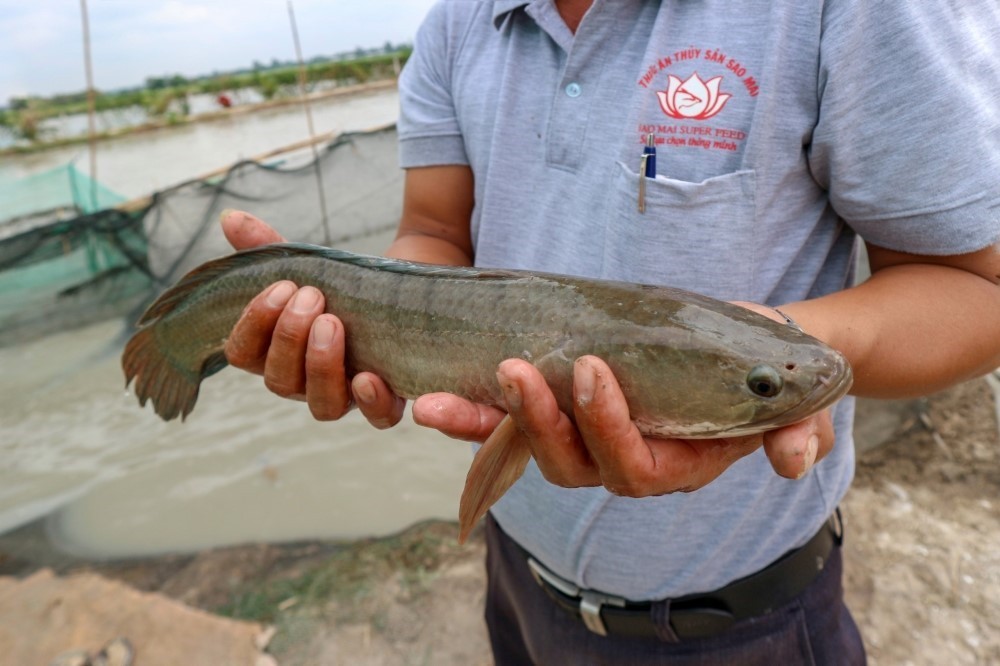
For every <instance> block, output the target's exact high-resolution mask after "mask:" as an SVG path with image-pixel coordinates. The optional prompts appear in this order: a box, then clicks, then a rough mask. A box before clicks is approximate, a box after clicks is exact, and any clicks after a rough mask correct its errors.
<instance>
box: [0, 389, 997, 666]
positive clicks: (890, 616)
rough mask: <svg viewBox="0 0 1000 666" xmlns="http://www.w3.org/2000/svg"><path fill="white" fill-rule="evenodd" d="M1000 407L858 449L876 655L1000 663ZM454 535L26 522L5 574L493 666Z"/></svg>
mask: <svg viewBox="0 0 1000 666" xmlns="http://www.w3.org/2000/svg"><path fill="white" fill-rule="evenodd" d="M997 410H998V408H997V402H996V399H995V397H994V393H993V392H992V391H991V388H990V385H989V384H988V383H987V382H986V381H984V380H979V381H975V382H970V383H967V384H964V385H961V386H959V387H956V388H954V389H952V390H949V391H946V392H943V393H940V394H938V395H935V396H932V397H931V398H929V399H927V400H925V401H920V402H919V403H911V404H908V405H907V406H906V407H905V408H903V409H901V410H898V412H897V416H896V417H895V420H892V419H890V420H889V421H887V422H886V423H884V424H882V426H883V430H884V431H885V432H888V437H887V438H886V441H885V442H884V443H883V444H881V445H880V446H878V447H876V448H872V449H870V450H867V451H865V452H863V453H862V454H861V456H860V459H859V464H858V472H857V479H856V482H855V484H854V488H853V489H852V491H851V492H850V494H849V495H848V497H847V500H846V502H845V504H844V506H843V512H844V519H845V523H846V526H847V539H846V542H845V549H846V551H845V552H846V562H847V565H846V566H847V579H846V587H847V596H848V603H849V605H850V606H851V608H852V610H853V612H854V615H855V618H856V619H857V621H858V624H859V625H860V627H861V629H862V633H863V635H864V638H865V641H866V644H867V647H868V652H869V659H870V662H871V663H872V664H875V665H878V664H882V665H897V664H898V665H913V666H922V665H931V664H935V665H937V664H988V663H995V664H1000V492H998V491H1000V435H998V424H997ZM886 429H887V430H886ZM884 437H885V434H884V433H883V435H881V436H880V438H884ZM456 536H457V529H456V526H455V525H454V524H451V523H441V522H431V523H424V524H420V525H416V526H414V527H412V528H411V529H409V530H407V531H406V532H404V533H402V534H400V535H397V536H395V537H392V538H388V539H380V540H366V541H359V542H352V543H334V542H316V543H300V544H285V545H273V544H270V545H269V544H261V545H248V546H242V547H237V548H225V549H218V550H213V551H208V552H203V553H199V554H196V555H185V556H164V557H159V558H148V559H143V560H131V561H125V562H103V563H94V562H79V561H73V560H70V559H66V558H65V557H62V556H60V555H59V554H58V553H53V552H51V551H50V550H46V548H45V545H44V543H42V540H41V537H40V536H39V533H38V531H37V530H34V531H33V530H31V529H28V530H22V531H20V532H19V533H15V534H12V535H7V536H5V537H2V538H0V574H3V575H9V576H15V577H17V578H23V577H26V576H28V575H30V574H32V573H36V572H38V570H39V569H41V568H42V567H47V568H51V569H53V570H54V571H55V572H56V573H57V574H59V575H61V576H71V575H74V574H79V573H81V572H84V573H87V574H91V573H97V574H100V575H101V576H103V577H105V578H107V579H111V580H115V581H120V582H123V583H126V584H127V585H128V586H129V587H130V589H136V590H142V591H149V592H155V593H157V594H158V595H162V596H163V597H166V598H169V599H173V600H177V601H180V602H183V603H184V604H186V605H188V606H191V607H194V608H197V609H202V610H207V611H210V612H211V613H214V614H217V615H224V616H228V617H231V618H236V619H240V620H246V621H248V622H251V623H255V624H254V626H258V625H257V624H256V623H260V624H261V625H264V626H273V628H274V630H273V632H272V634H270V644H269V646H268V648H267V649H268V651H269V653H270V654H271V655H272V656H273V657H274V658H275V659H276V661H277V662H278V663H279V664H281V666H300V665H301V666H305V665H307V664H309V665H313V664H352V665H355V664H356V665H359V666H376V665H378V666H390V665H391V666H396V665H399V666H410V665H413V664H436V665H438V664H440V665H444V666H447V665H451V664H455V665H459V664H460V665H462V666H467V665H473V666H475V665H477V664H484V665H485V664H489V663H490V661H491V660H490V656H489V650H488V646H487V641H486V635H485V629H484V627H483V623H482V619H481V609H482V604H483V590H484V583H483V567H482V560H483V554H484V547H483V543H482V539H481V536H480V535H479V534H475V535H474V537H473V539H472V540H471V544H467V545H466V546H458V544H457V542H456ZM2 604H3V599H0V606H2ZM137 648H138V650H137V659H136V666H142V664H143V662H142V660H141V656H142V646H141V645H138V646H137Z"/></svg>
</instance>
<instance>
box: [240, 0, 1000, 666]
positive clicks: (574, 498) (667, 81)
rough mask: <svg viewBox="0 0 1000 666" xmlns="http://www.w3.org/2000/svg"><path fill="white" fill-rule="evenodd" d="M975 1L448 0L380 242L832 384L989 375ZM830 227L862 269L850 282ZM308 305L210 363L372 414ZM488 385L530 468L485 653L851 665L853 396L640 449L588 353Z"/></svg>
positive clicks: (991, 57) (882, 384)
mask: <svg viewBox="0 0 1000 666" xmlns="http://www.w3.org/2000/svg"><path fill="white" fill-rule="evenodd" d="M969 4H974V3H969ZM987 5H988V3H980V6H973V7H964V8H962V9H957V8H955V7H952V6H947V5H945V4H944V3H942V5H941V6H938V5H937V4H935V3H887V4H884V5H883V4H876V5H873V4H872V3H864V2H860V0H828V2H826V3H799V2H791V1H780V2H773V1H769V2H763V1H762V0H761V1H758V2H750V3H725V2H722V1H721V0H715V1H711V0H709V1H705V2H697V3H692V2H680V1H675V2H657V1H653V0H621V1H619V2H612V1H610V0H594V1H593V2H589V1H580V0H530V1H525V0H521V1H517V0H493V1H490V0H450V1H448V0H446V1H445V2H442V3H440V4H439V5H438V6H436V7H435V8H434V9H433V10H432V11H431V13H430V15H429V17H428V19H427V21H426V22H425V24H424V26H423V27H422V29H421V31H420V33H419V35H418V39H417V42H416V47H415V51H414V54H413V56H412V58H411V60H410V62H409V63H408V65H407V67H406V70H405V72H404V74H403V77H402V79H401V81H400V92H401V108H402V113H401V119H400V124H399V136H400V146H401V148H400V154H401V161H402V165H403V167H404V168H406V169H407V174H406V187H405V194H404V212H403V218H402V221H401V224H400V228H399V233H398V235H397V238H396V240H395V241H394V242H393V244H392V246H391V247H390V248H389V250H388V253H387V254H389V255H390V256H394V257H399V258H405V259H411V260H417V261H425V262H431V263H447V264H471V263H475V264H478V265H488V266H505V267H513V268H531V269H538V270H545V271H550V272H562V273H575V274H582V275H589V276H593V277H603V278H613V279H624V280H631V281H636V282H645V283H662V284H669V285H673V286H678V287H682V288H688V289H691V290H693V291H699V292H702V293H706V294H708V295H711V296H715V297H718V298H724V299H728V300H734V301H740V302H743V303H744V304H745V305H746V306H747V307H752V308H753V309H756V310H758V311H760V312H763V313H765V314H768V315H769V316H772V317H773V318H775V319H777V320H780V321H784V320H785V317H788V318H790V320H791V322H792V323H797V325H800V326H801V327H802V328H803V329H804V330H805V331H807V332H808V333H810V334H812V335H814V336H816V337H818V338H820V339H821V340H824V341H825V342H827V343H828V344H830V345H831V346H833V347H834V348H836V349H838V350H840V351H841V352H843V353H844V354H845V355H846V356H847V358H848V360H849V361H850V362H851V364H852V366H853V368H854V373H855V385H854V389H853V393H854V394H856V395H866V396H874V397H886V398H888V397H903V396H912V395H921V394H926V393H928V392H931V391H935V390H938V389H940V388H943V387H945V386H948V385H950V384H953V383H955V382H958V381H961V380H964V379H967V378H970V377H974V376H976V375H979V374H982V373H985V372H987V371H989V370H991V369H992V368H994V367H997V366H998V365H1000V335H998V334H997V332H998V331H1000V288H998V286H997V285H998V283H1000V246H998V238H1000V186H998V183H1000V180H998V179H997V177H996V174H997V173H1000V133H998V127H1000V118H998V117H997V115H996V111H995V109H997V108H1000V106H998V102H1000V95H998V91H1000V78H998V75H997V69H996V62H998V59H997V56H998V54H997V52H996V49H997V44H998V26H1000V18H998V12H1000V9H998V8H997V7H995V6H993V5H989V6H987ZM650 134H652V135H653V144H654V145H655V147H656V148H657V162H656V172H655V173H652V172H651V171H641V170H640V168H641V167H640V165H641V164H644V165H646V166H648V158H646V161H645V162H640V158H641V156H642V153H643V149H644V145H645V144H646V143H647V138H648V135H650ZM224 228H225V230H226V233H227V235H228V237H229V238H230V240H231V242H232V243H233V244H234V245H235V246H236V247H247V246H252V245H255V244H259V243H262V242H268V241H273V240H277V239H278V238H279V237H278V236H277V234H276V232H274V231H273V230H271V229H270V228H268V227H266V226H264V225H262V224H261V223H260V222H259V221H256V220H254V219H253V218H250V217H247V216H243V215H242V214H235V215H232V216H230V217H229V218H228V219H227V220H225V221H224ZM855 234H859V235H860V236H862V237H863V238H864V239H865V241H866V244H867V249H868V255H869V258H870V263H871V267H872V277H871V278H870V279H869V280H867V281H866V282H864V283H863V284H861V285H859V286H857V287H851V286H850V285H851V282H852V277H853V264H854V249H855V244H856V243H855V241H856V235H855ZM764 304H767V305H764ZM773 305H777V306H778V307H779V308H780V312H778V311H777V310H774V309H772V307H770V306H773ZM323 309H324V303H323V300H322V296H321V295H320V294H319V293H318V292H317V291H316V290H315V289H311V288H303V289H301V290H299V289H297V288H296V286H295V285H292V284H291V283H288V282H283V283H279V284H277V285H274V286H272V288H270V289H269V290H268V291H266V292H265V293H264V294H262V295H261V296H260V297H258V299H256V300H255V301H254V303H253V304H252V305H251V306H250V308H248V310H247V312H246V314H245V315H244V317H243V319H242V320H241V322H240V323H239V324H238V325H237V326H236V328H235V329H234V331H233V335H232V337H231V338H230V340H229V343H228V345H227V356H228V357H229V359H230V362H231V363H233V365H236V366H238V367H242V368H244V369H247V370H250V371H254V372H259V373H262V374H263V375H264V378H265V382H266V384H267V385H268V387H270V388H271V390H273V391H274V392H275V393H277V394H279V395H282V396H285V397H294V398H299V399H304V400H305V401H306V402H307V403H308V404H309V407H310V409H311V411H312V413H313V415H314V416H315V417H316V418H318V419H336V418H339V417H340V416H341V415H342V414H343V413H344V412H346V411H347V410H348V409H349V408H350V407H351V405H352V401H353V403H356V404H357V406H358V407H359V408H360V409H361V411H362V412H363V413H364V414H365V415H366V417H368V419H369V420H370V421H371V422H372V423H373V424H374V425H376V426H377V427H389V426H391V425H394V424H395V423H396V422H398V420H399V419H400V417H401V413H402V407H403V403H402V400H400V399H398V398H397V397H395V396H393V395H392V393H391V391H389V389H388V388H387V387H386V386H385V384H384V383H383V382H382V381H381V380H380V379H379V378H378V377H375V376H373V375H370V374H360V375H358V376H356V377H354V378H353V379H352V380H350V381H348V380H347V379H346V378H345V376H344V371H343V341H344V338H345V335H348V334H349V333H345V331H344V328H343V326H342V324H341V323H340V322H339V321H338V320H337V319H336V317H335V316H333V315H329V314H323ZM498 379H499V381H500V384H501V386H503V387H504V392H505V397H506V401H507V411H508V412H509V413H510V414H511V416H512V417H513V418H514V421H515V423H516V424H517V426H518V428H519V431H520V433H521V436H522V437H524V438H525V440H526V441H527V443H528V445H529V446H530V448H531V450H532V453H533V457H534V460H535V461H536V463H537V466H535V465H532V466H529V469H528V471H527V472H526V474H525V476H524V478H523V479H522V480H521V481H519V482H518V483H517V484H516V485H515V486H514V487H513V488H512V489H511V491H510V492H509V493H508V494H507V496H505V497H504V498H503V499H502V500H501V501H500V502H499V503H498V504H497V505H496V506H495V507H494V509H493V511H492V518H490V519H489V520H488V524H487V542H488V544H489V558H488V570H489V575H490V589H489V593H488V598H487V621H488V624H489V628H490V635H491V641H492V645H493V650H494V655H495V657H496V660H497V662H498V663H502V664H507V663H510V664H516V663H531V662H534V663H547V664H548V663H554V664H561V663H573V664H583V663H629V664H632V663H669V664H688V663H692V664H693V663H698V664H707V663H713V664H714V663H738V664H754V663H768V664H770V663H836V664H853V663H862V662H863V661H864V653H863V648H862V646H861V643H860V639H859V637H858V634H857V630H856V628H855V627H854V624H853V621H852V620H851V619H850V616H849V614H848V613H847V610H846V608H845V607H844V605H843V601H842V592H841V588H840V553H839V548H838V544H837V543H836V542H837V541H838V538H837V537H835V536H834V535H831V532H830V530H829V529H828V527H827V521H828V518H829V517H830V516H831V514H833V513H834V511H835V509H836V506H837V504H838V502H839V501H840V499H841V498H842V497H843V494H844V493H845V492H846V490H847V488H848V486H849V483H850V479H851V476H852V473H853V463H854V460H853V448H852V441H851V419H852V412H853V404H852V402H851V401H850V400H844V401H842V402H841V403H840V404H839V405H838V406H837V407H836V408H835V409H834V410H833V411H832V413H822V414H818V415H816V416H814V417H812V418H809V419H807V420H805V421H803V422H801V423H799V424H795V425H793V426H790V427H786V428H782V429H780V430H777V431H774V432H771V433H768V434H765V435H764V436H763V437H761V436H753V437H743V438H732V439H729V440H725V441H724V442H723V443H722V444H723V445H722V446H719V442H717V441H684V440H654V439H643V438H642V437H641V436H640V435H639V434H638V432H637V430H636V429H635V427H634V425H633V424H632V423H631V421H630V420H629V417H628V409H627V406H626V405H625V403H624V400H623V398H622V396H621V393H620V391H619V389H618V386H617V383H616V381H615V379H614V377H613V375H612V373H611V372H610V370H609V369H608V367H607V366H606V365H605V364H604V363H603V362H602V361H601V360H600V359H596V358H592V357H585V358H582V359H579V360H578V361H577V363H576V366H575V397H576V400H575V408H574V414H573V415H572V417H573V418H572V419H571V418H569V416H568V415H566V414H561V413H560V412H559V411H558V409H557V407H556V405H555V401H554V399H553V397H552V395H551V392H550V391H549V390H548V388H547V387H546V386H545V384H544V382H543V381H542V379H541V377H540V376H539V374H538V373H537V372H536V371H535V370H534V368H533V367H532V366H531V365H530V364H528V363H527V362H525V361H519V360H510V361H507V362H505V363H503V364H502V365H501V366H500V368H499V369H498ZM697 379H698V378H692V382H696V381H697ZM413 414H414V418H415V419H416V420H417V421H418V422H419V423H421V424H423V425H427V426H429V427H433V428H437V429H439V430H441V431H443V432H445V433H447V434H449V435H451V436H454V437H459V438H464V439H469V440H473V441H482V440H484V439H485V438H486V437H487V436H488V434H489V433H490V432H491V431H492V429H493V428H494V427H495V426H496V424H497V423H498V422H499V420H500V418H501V416H502V413H501V412H499V410H495V409H492V408H488V407H484V406H482V405H475V404H471V403H468V402H466V401H463V400H460V399H458V398H456V397H454V396H448V395H441V394H436V395H430V396H423V397H421V398H420V399H418V400H417V401H415V403H414V405H413ZM678 491H683V492H678ZM636 498H642V499H636Z"/></svg>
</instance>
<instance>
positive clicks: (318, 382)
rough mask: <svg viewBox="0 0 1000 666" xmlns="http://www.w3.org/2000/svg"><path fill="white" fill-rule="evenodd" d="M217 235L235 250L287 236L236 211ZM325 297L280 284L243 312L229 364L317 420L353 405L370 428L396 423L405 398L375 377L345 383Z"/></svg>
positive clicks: (339, 329) (229, 344) (339, 332)
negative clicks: (302, 407) (304, 406)
mask: <svg viewBox="0 0 1000 666" xmlns="http://www.w3.org/2000/svg"><path fill="white" fill-rule="evenodd" d="M222 230H223V233H225V235H226V239H227V240H228V241H229V243H230V244H231V245H232V246H233V247H234V248H235V249H237V250H245V249H248V248H252V247H257V246H259V245H266V244H268V243H280V242H282V241H284V238H282V236H281V235H280V234H279V233H278V232H277V231H275V230H274V229H272V228H271V227H269V226H268V225H267V224H265V223H264V222H262V221H261V220H259V219H257V218H256V217H254V216H252V215H249V214H247V213H243V212H240V211H228V212H226V213H224V214H223V216H222ZM325 308H326V302H325V299H324V297H323V294H322V292H320V291H319V290H318V289H316V288H314V287H302V288H299V287H298V286H297V285H295V284H294V283H292V282H289V281H287V280H286V281H282V282H277V283H275V284H273V285H271V286H270V287H268V288H267V289H265V290H264V291H263V292H261V293H260V294H259V295H258V296H257V297H256V298H254V300H253V301H251V302H250V304H249V305H248V306H247V308H246V309H245V310H244V311H243V315H242V316H241V317H240V319H239V321H238V322H237V323H236V326H235V327H234V328H233V331H232V333H231V334H230V336H229V339H228V340H227V341H226V349H225V352H226V358H227V359H228V360H229V363H230V365H233V366H234V367H237V368H241V369H243V370H246V371H248V372H252V373H254V374H258V375H263V377H264V384H265V385H266V386H267V387H268V389H270V390H271V391H272V392H274V393H276V394H278V395H280V396H282V397H285V398H291V399H293V400H302V401H305V402H306V403H308V405H309V410H310V411H311V412H312V414H313V416H314V417H315V418H316V419H319V420H321V421H331V420H336V419H339V418H340V417H341V416H343V415H344V414H346V413H347V412H348V411H349V410H350V409H351V407H352V405H354V404H356V405H357V406H358V408H359V409H360V410H361V413H362V414H364V415H365V418H367V419H368V420H369V421H370V422H371V423H372V425H374V426H375V427H377V428H388V427H391V426H394V425H396V424H397V423H399V420H400V419H401V418H402V415H403V406H404V405H405V401H404V400H403V399H402V398H400V397H398V396H396V395H394V394H393V393H392V391H390V390H389V388H388V387H387V386H386V385H385V382H383V381H382V380H381V379H379V378H378V377H377V376H375V375H373V374H371V373H368V372H362V373H358V374H357V375H355V377H354V378H353V380H352V381H350V382H348V379H347V375H346V372H345V370H344V349H345V347H344V344H345V332H344V325H343V323H341V321H340V320H339V319H338V318H337V317H336V316H334V315H332V314H328V313H325Z"/></svg>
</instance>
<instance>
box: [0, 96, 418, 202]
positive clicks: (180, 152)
mask: <svg viewBox="0 0 1000 666" xmlns="http://www.w3.org/2000/svg"><path fill="white" fill-rule="evenodd" d="M398 105H399V96H398V94H397V92H396V89H395V88H391V89H386V90H378V91H373V92H369V93H360V94H355V95H349V96H344V97H329V98H326V99H322V100H318V101H315V102H313V103H312V105H311V109H312V113H313V123H314V127H315V130H316V133H317V134H324V133H326V132H344V131H351V130H364V129H371V128H372V127H378V126H381V125H385V124H388V123H392V122H395V120H396V117H397V116H398ZM308 136H309V134H308V129H307V123H306V118H305V114H304V112H303V110H302V108H301V107H299V106H292V107H280V108H274V109H268V110H263V111H257V112H254V113H246V114H234V115H233V116H231V117H228V118H224V119H219V120H212V121H208V122H203V123H192V124H189V125H183V126H178V127H171V128H165V129H161V130H156V131H151V132H141V133H138V134H132V135H129V136H124V137H121V138H118V139H114V140H112V141H106V142H103V143H101V144H99V146H98V149H97V178H98V180H100V181H101V182H102V183H103V184H104V185H106V186H107V187H109V188H110V189H111V190H113V191H115V192H117V193H118V194H121V195H123V196H125V197H128V198H132V197H139V196H144V195H147V194H150V193H151V192H154V191H157V190H161V189H165V188H167V187H170V186H172V185H176V184H178V183H182V182H184V181H186V180H189V179H191V178H194V177H196V176H200V175H202V174H205V173H208V172H211V171H214V170H215V169H218V168H221V167H225V166H228V165H229V164H232V163H234V162H236V161H238V160H241V159H249V158H252V157H255V156H257V155H260V154H263V153H265V152H268V151H270V150H273V149H275V148H278V147H280V146H284V145H288V144H291V143H295V142H297V141H302V140H303V139H306V138H308ZM71 161H73V162H75V164H76V166H77V168H79V169H81V170H83V171H85V172H88V173H89V164H90V161H89V157H88V153H87V147H86V146H70V147H66V148H60V149H57V150H49V151H45V152H41V153H34V154H31V155H9V156H5V157H2V158H0V180H13V179H17V178H21V177H24V176H29V175H33V174H36V173H40V172H43V171H47V170H49V169H52V168H54V167H58V166H62V165H65V164H67V163H68V162H71Z"/></svg>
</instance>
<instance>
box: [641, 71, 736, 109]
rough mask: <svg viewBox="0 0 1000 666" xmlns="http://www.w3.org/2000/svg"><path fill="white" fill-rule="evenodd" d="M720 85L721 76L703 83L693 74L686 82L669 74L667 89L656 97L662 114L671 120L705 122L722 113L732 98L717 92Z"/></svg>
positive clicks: (696, 74)
mask: <svg viewBox="0 0 1000 666" xmlns="http://www.w3.org/2000/svg"><path fill="white" fill-rule="evenodd" d="M721 83H722V77H721V76H716V77H713V78H711V79H709V80H708V81H703V80H702V79H701V77H700V76H698V73H697V72H695V73H694V74H692V75H691V76H690V77H688V80H687V81H681V80H680V79H679V78H677V77H676V76H674V75H673V74H670V75H669V76H668V77H667V89H666V90H665V91H663V92H657V93H656V96H657V97H659V98H660V108H661V109H663V113H665V114H667V115H668V116H670V117H671V118H678V119H680V120H707V119H709V118H711V117H712V116H714V115H716V114H718V113H719V112H720V111H722V109H723V107H725V106H726V102H728V101H729V99H730V98H731V97H732V95H730V94H728V93H720V92H719V86H720V84H721Z"/></svg>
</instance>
